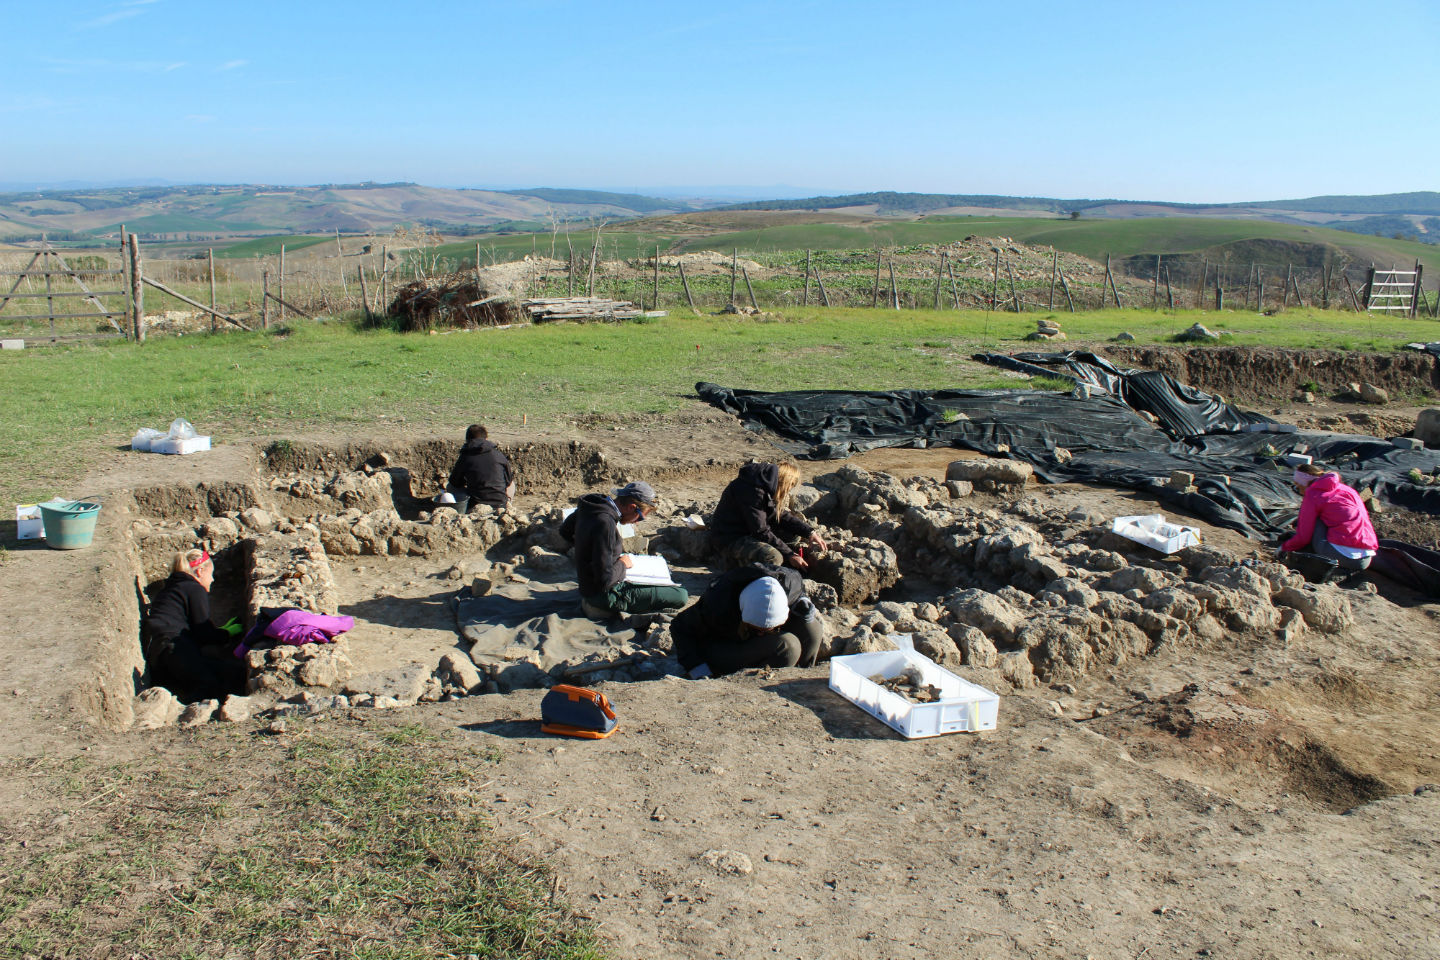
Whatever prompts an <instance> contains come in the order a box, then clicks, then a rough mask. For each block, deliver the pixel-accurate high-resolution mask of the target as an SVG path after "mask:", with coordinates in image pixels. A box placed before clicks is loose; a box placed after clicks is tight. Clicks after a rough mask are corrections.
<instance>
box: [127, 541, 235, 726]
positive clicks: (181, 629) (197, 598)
mask: <svg viewBox="0 0 1440 960" xmlns="http://www.w3.org/2000/svg"><path fill="white" fill-rule="evenodd" d="M214 581H215V564H214V561H212V560H211V559H210V555H209V554H208V553H206V552H205V551H204V550H186V551H182V552H181V553H177V554H176V555H175V562H174V565H173V572H172V573H171V574H170V576H169V577H168V578H167V579H166V580H165V584H164V586H163V587H162V588H161V590H160V592H159V593H158V594H156V596H155V599H154V600H152V601H151V602H150V606H149V609H148V610H147V612H146V615H145V623H144V630H145V661H146V663H147V664H149V666H150V679H151V681H152V682H153V683H154V684H155V685H156V686H161V687H164V688H166V689H167V690H169V691H170V692H171V693H173V694H175V696H176V697H178V698H179V699H181V700H184V701H186V702H193V701H195V700H204V699H208V698H212V697H224V696H225V695H226V694H230V693H239V692H241V691H242V690H243V688H244V685H245V664H244V663H243V662H241V661H240V660H238V659H237V658H236V657H235V656H234V655H233V653H232V650H231V648H232V647H233V646H234V638H235V636H236V635H237V634H239V633H240V631H241V627H240V626H239V624H237V623H236V622H235V621H234V620H233V619H232V620H231V621H230V622H229V623H226V624H225V625H224V626H219V627H217V626H215V624H213V623H211V622H210V585H211V584H212V583H214Z"/></svg>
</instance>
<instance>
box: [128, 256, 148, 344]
mask: <svg viewBox="0 0 1440 960" xmlns="http://www.w3.org/2000/svg"><path fill="white" fill-rule="evenodd" d="M141 270H142V267H141V260H140V238H139V237H138V236H137V235H135V234H133V233H132V234H130V304H131V309H132V311H133V313H134V327H133V329H134V331H135V342H136V343H144V342H145V286H144V283H143V282H142V281H141V277H142V276H144V274H143V273H142V272H141Z"/></svg>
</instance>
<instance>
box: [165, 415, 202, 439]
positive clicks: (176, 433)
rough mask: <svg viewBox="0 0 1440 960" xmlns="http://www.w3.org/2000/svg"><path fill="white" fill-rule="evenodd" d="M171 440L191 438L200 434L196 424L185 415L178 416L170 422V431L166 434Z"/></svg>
mask: <svg viewBox="0 0 1440 960" xmlns="http://www.w3.org/2000/svg"><path fill="white" fill-rule="evenodd" d="M166 436H167V437H169V438H170V439H171V440H189V439H190V438H192V437H195V436H198V434H197V433H196V432H195V426H194V425H193V424H192V423H191V422H190V421H189V420H186V419H185V418H184V417H176V418H175V419H174V420H172V421H171V422H170V432H169V433H167V434H166Z"/></svg>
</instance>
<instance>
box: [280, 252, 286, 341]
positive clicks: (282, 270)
mask: <svg viewBox="0 0 1440 960" xmlns="http://www.w3.org/2000/svg"><path fill="white" fill-rule="evenodd" d="M280 302H281V303H284V302H285V244H283V243H282V244H280ZM280 321H281V322H282V323H283V322H284V321H285V308H284V307H281V308H280Z"/></svg>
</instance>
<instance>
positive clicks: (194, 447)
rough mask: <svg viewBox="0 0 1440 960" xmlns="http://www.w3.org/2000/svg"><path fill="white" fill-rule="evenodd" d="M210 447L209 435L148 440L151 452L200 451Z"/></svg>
mask: <svg viewBox="0 0 1440 960" xmlns="http://www.w3.org/2000/svg"><path fill="white" fill-rule="evenodd" d="M209 449H210V438H209V437H189V438H187V439H185V440H177V439H175V438H174V437H160V438H159V439H157V440H152V441H151V442H150V452H151V453H182V454H183V453H200V452H201V451H204V450H209Z"/></svg>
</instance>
